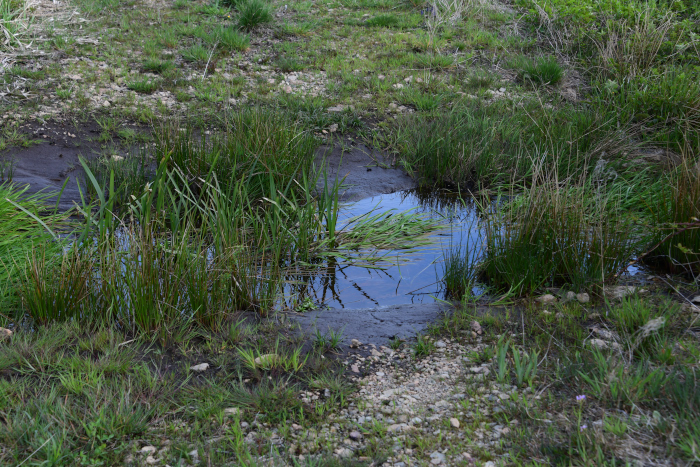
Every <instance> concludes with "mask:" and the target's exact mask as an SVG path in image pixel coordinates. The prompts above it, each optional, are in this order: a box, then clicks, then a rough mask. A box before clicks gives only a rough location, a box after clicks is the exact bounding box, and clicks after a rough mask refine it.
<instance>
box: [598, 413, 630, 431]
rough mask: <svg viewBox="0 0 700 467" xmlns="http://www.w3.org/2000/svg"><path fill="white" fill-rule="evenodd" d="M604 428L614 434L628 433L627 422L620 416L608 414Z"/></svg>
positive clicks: (604, 420)
mask: <svg viewBox="0 0 700 467" xmlns="http://www.w3.org/2000/svg"><path fill="white" fill-rule="evenodd" d="M603 429H604V430H605V431H607V432H608V433H610V434H611V435H614V436H624V434H625V433H627V422H626V421H624V420H622V419H621V418H619V417H615V416H612V415H608V416H606V417H605V418H604V419H603Z"/></svg>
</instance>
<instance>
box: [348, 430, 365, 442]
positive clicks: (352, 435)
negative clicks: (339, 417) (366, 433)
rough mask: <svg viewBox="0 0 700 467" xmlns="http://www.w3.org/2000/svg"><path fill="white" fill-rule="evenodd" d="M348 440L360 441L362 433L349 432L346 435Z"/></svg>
mask: <svg viewBox="0 0 700 467" xmlns="http://www.w3.org/2000/svg"><path fill="white" fill-rule="evenodd" d="M348 438H350V439H351V440H353V441H360V440H361V439H362V433H360V432H359V431H351V432H350V434H349V435H348Z"/></svg>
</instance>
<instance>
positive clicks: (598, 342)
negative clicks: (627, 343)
mask: <svg viewBox="0 0 700 467" xmlns="http://www.w3.org/2000/svg"><path fill="white" fill-rule="evenodd" d="M587 342H588V344H589V345H590V346H591V347H595V348H596V349H599V350H605V349H613V350H622V346H621V345H620V344H618V343H617V342H609V341H604V340H603V339H589V340H588V341H587Z"/></svg>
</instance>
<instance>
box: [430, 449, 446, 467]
mask: <svg viewBox="0 0 700 467" xmlns="http://www.w3.org/2000/svg"><path fill="white" fill-rule="evenodd" d="M445 460H446V458H445V455H444V454H443V453H441V452H439V451H435V452H433V453H432V454H431V455H430V463H431V464H433V465H438V464H444V463H445Z"/></svg>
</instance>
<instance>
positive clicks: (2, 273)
mask: <svg viewBox="0 0 700 467" xmlns="http://www.w3.org/2000/svg"><path fill="white" fill-rule="evenodd" d="M26 191H27V188H26V187H25V188H23V189H20V188H17V187H14V186H12V185H11V184H9V183H2V184H1V185H0V218H1V219H3V221H2V223H0V225H1V226H2V227H0V303H1V304H2V305H3V308H4V309H7V308H9V307H15V306H17V302H16V300H17V298H18V297H17V295H16V289H15V288H16V286H17V282H18V279H19V278H20V277H21V276H22V275H23V274H25V273H26V269H27V267H28V266H29V265H30V264H31V259H30V256H29V253H30V252H31V251H32V249H34V248H38V247H39V245H44V251H45V252H46V253H48V254H49V255H55V254H56V252H57V251H59V250H60V248H61V245H60V243H58V242H56V241H55V240H54V239H53V237H52V236H51V234H50V233H49V231H48V230H47V227H48V225H51V226H52V227H54V228H55V227H56V225H55V222H56V221H59V220H60V217H57V216H51V215H49V216H46V214H48V212H47V208H46V206H45V203H46V200H47V199H49V198H50V197H51V196H52V194H48V193H47V194H42V195H27V194H26ZM42 217H43V219H42ZM42 222H43V223H44V225H42ZM13 290H14V292H13ZM5 319H7V315H6V314H3V316H2V320H3V321H4V320H5Z"/></svg>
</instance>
